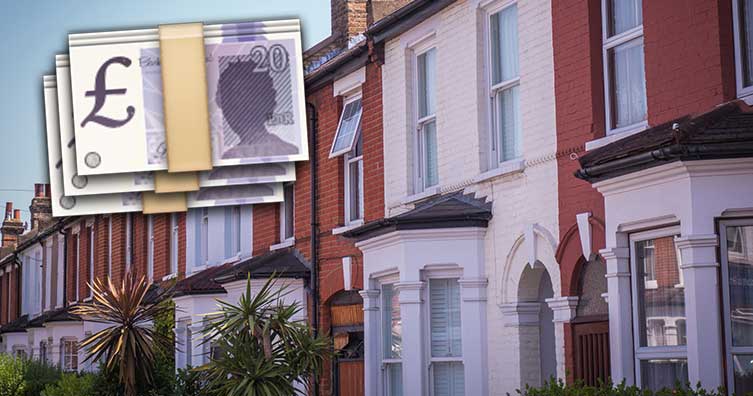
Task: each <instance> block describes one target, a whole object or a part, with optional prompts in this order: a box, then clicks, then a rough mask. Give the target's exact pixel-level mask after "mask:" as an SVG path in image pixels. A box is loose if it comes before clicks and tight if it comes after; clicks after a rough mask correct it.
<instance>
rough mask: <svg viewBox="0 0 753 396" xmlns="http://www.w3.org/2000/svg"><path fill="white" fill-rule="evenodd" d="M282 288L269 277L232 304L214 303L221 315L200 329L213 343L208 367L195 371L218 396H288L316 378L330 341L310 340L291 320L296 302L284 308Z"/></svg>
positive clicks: (301, 324)
mask: <svg viewBox="0 0 753 396" xmlns="http://www.w3.org/2000/svg"><path fill="white" fill-rule="evenodd" d="M289 293H290V290H289V288H288V287H287V286H284V285H283V286H279V285H277V277H276V276H272V277H271V278H270V279H269V280H268V281H267V282H266V283H265V284H264V286H262V287H261V289H260V290H259V291H258V292H257V293H256V294H254V295H252V294H251V280H250V279H249V280H248V282H247V284H246V292H245V293H244V294H243V295H242V296H241V297H240V299H239V300H238V302H237V303H231V302H227V301H221V300H218V303H219V305H220V311H219V312H217V313H215V314H214V315H213V316H212V319H211V320H209V322H208V324H207V326H205V329H204V337H205V340H206V341H205V342H211V343H212V344H213V348H211V350H213V353H212V356H210V359H209V362H208V363H207V364H205V365H204V366H202V367H199V370H202V371H205V372H207V374H208V377H209V380H210V384H211V388H212V389H213V391H214V392H216V394H218V395H228V396H256V395H264V396H278V395H279V396H290V395H295V394H305V393H306V390H307V388H308V379H310V378H312V377H314V376H316V375H317V374H318V373H319V371H320V369H321V366H322V363H323V362H324V359H325V358H326V357H327V356H328V354H329V349H330V342H329V340H328V338H326V337H323V336H314V333H313V332H312V330H311V328H310V327H309V326H308V325H307V324H306V323H305V322H304V321H301V320H300V319H297V318H296V317H297V316H298V314H299V313H300V312H301V305H300V303H298V302H295V303H292V304H286V303H285V302H284V301H283V299H284V297H285V296H286V295H288V294H289Z"/></svg>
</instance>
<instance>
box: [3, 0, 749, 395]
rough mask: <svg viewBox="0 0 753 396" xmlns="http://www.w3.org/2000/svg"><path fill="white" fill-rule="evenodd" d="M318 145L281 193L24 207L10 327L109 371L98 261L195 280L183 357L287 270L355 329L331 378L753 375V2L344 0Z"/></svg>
mask: <svg viewBox="0 0 753 396" xmlns="http://www.w3.org/2000/svg"><path fill="white" fill-rule="evenodd" d="M331 5H332V35H331V36H330V37H328V38H326V39H325V40H323V41H322V42H320V43H317V44H315V45H314V46H312V47H311V48H310V49H309V50H307V51H306V53H305V67H306V70H305V82H306V88H307V111H308V117H309V118H308V125H309V138H310V142H309V143H310V144H309V148H310V150H311V152H310V161H307V162H300V163H297V164H296V180H295V182H290V183H288V184H286V185H285V189H284V190H285V194H284V195H285V200H284V202H283V203H279V204H261V205H254V206H240V207H221V208H211V209H197V210H189V211H188V212H187V213H174V214H165V215H155V216H142V215H140V214H132V215H129V214H110V215H101V216H89V217H82V218H65V219H52V218H51V217H50V209H49V208H50V205H49V197H48V196H49V194H48V193H47V191H48V188H47V187H45V186H44V185H37V186H36V188H35V190H36V194H35V197H34V199H33V201H32V204H31V207H30V211H31V214H32V216H31V224H30V225H29V227H26V226H25V225H24V224H23V223H22V221H21V220H20V214H19V212H18V211H17V210H14V208H13V207H12V204H8V205H6V211H5V217H4V221H3V225H2V234H3V239H2V241H3V242H2V243H3V247H2V249H0V333H2V340H1V341H0V350H1V351H3V352H5V353H13V354H16V355H25V356H29V357H39V358H43V359H47V360H49V361H52V362H56V363H60V364H61V365H62V366H63V367H64V368H65V369H67V370H82V369H88V368H89V367H85V365H84V364H83V363H82V362H83V360H82V358H83V352H82V351H81V350H79V348H78V342H80V341H81V339H83V338H84V337H86V335H87V334H91V333H92V332H95V331H97V329H98V327H97V326H96V325H95V324H93V323H87V322H85V321H82V320H81V319H80V318H78V317H76V316H75V315H71V314H70V307H71V306H72V305H74V304H76V303H78V302H81V301H84V300H86V299H88V298H90V296H89V291H88V289H87V287H86V283H87V282H89V281H91V280H92V279H94V278H96V277H110V278H112V279H113V280H115V281H116V282H117V281H119V280H120V279H121V277H122V275H123V273H124V271H125V270H126V269H132V270H135V271H138V272H140V273H142V274H145V275H146V276H148V278H149V279H150V281H152V282H154V283H155V284H159V283H161V282H168V281H173V280H175V281H176V285H177V295H176V296H175V303H176V306H177V307H178V308H179V309H178V310H177V311H176V318H175V319H176V328H175V332H176V336H177V339H178V340H179V342H180V343H181V344H182V345H183V347H182V348H181V349H180V350H178V351H177V352H176V366H177V367H179V368H180V367H187V366H196V365H199V364H202V363H204V362H205V361H206V360H207V359H209V357H210V356H211V353H212V344H211V342H208V343H204V342H202V339H201V330H202V328H203V327H204V321H205V319H204V318H205V317H206V315H207V314H209V313H211V312H214V311H215V309H216V302H215V300H216V299H227V300H233V299H237V297H238V296H239V294H240V293H241V292H242V288H243V286H244V285H245V280H246V279H247V278H249V277H250V278H251V279H252V286H253V287H254V288H256V287H258V286H259V285H260V284H261V283H263V282H264V281H265V280H266V279H267V278H269V277H270V276H271V274H273V273H278V274H281V276H282V278H283V279H282V280H281V282H283V283H285V284H288V285H291V286H292V290H294V292H293V293H292V294H290V295H289V296H288V297H287V298H289V299H290V300H289V301H299V302H302V303H303V306H304V307H305V310H304V311H303V312H302V313H301V315H300V319H301V320H308V321H309V322H310V323H311V325H312V327H313V328H314V329H315V330H316V331H319V332H323V333H326V334H329V335H330V336H331V339H332V346H333V349H334V350H336V351H337V352H338V353H337V354H335V355H334V356H333V357H332V359H331V360H330V361H328V362H326V364H325V369H324V372H323V373H322V375H321V377H320V378H319V379H318V382H317V385H318V387H317V388H316V389H315V390H314V392H315V393H316V394H321V395H342V396H345V395H362V394H365V395H382V396H386V395H390V396H397V395H432V396H444V395H448V396H449V395H452V396H458V395H474V396H475V395H503V394H506V393H508V392H510V393H514V392H515V390H516V389H519V388H523V387H525V386H526V385H534V386H536V385H540V384H542V383H543V382H544V381H546V380H547V379H549V378H551V377H557V378H562V379H565V380H567V381H570V382H572V381H575V380H582V381H584V382H586V383H588V384H596V383H597V382H598V381H599V380H606V379H607V378H609V377H611V378H612V379H613V380H615V381H621V380H625V381H626V382H627V383H628V384H636V385H639V386H641V387H644V388H652V389H657V388H660V387H662V386H665V385H672V384H674V382H675V381H676V380H679V381H690V382H691V383H693V384H695V383H697V382H699V381H700V383H701V384H702V385H703V386H704V387H706V388H716V387H718V386H724V387H726V388H727V389H728V390H729V393H730V394H733V393H736V394H742V393H745V392H748V391H751V390H753V384H752V383H751V378H753V366H752V365H751V361H753V344H752V343H751V342H752V340H753V337H752V336H751V335H753V329H751V323H753V317H752V315H751V312H752V310H753V281H751V279H752V278H751V277H752V276H753V270H751V268H752V267H751V265H753V260H752V259H751V257H753V221H752V220H751V219H753V162H751V157H752V156H753V147H752V146H751V144H753V143H751V142H753V119H751V117H752V116H751V114H753V111H751V108H750V107H749V105H748V103H753V102H751V100H752V99H751V98H752V97H753V96H752V93H753V88H752V87H753V73H752V72H751V70H753V62H751V60H750V59H753V50H752V49H751V48H753V47H752V46H751V43H753V11H752V10H753V8H752V7H753V4H750V2H748V1H743V0H711V1H709V0H684V1H682V2H666V1H664V2H657V1H654V2H650V1H648V0H644V1H641V0H587V1H582V0H560V1H551V2H550V1H543V0H542V1H533V0H454V1H452V0H414V1H408V0H396V1H387V0H382V1H380V0H332V2H331Z"/></svg>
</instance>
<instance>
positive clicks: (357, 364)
mask: <svg viewBox="0 0 753 396" xmlns="http://www.w3.org/2000/svg"><path fill="white" fill-rule="evenodd" d="M329 307H330V317H331V326H332V327H331V329H330V334H332V338H333V341H334V348H335V356H334V359H333V365H332V366H333V368H334V370H332V371H333V373H332V374H333V376H334V381H333V384H334V389H333V393H332V394H333V395H335V396H360V395H363V391H364V366H363V353H364V344H363V342H364V335H363V299H362V298H361V296H360V295H359V294H358V292H357V291H340V292H338V293H337V294H335V295H334V296H333V297H332V299H331V300H330V302H329Z"/></svg>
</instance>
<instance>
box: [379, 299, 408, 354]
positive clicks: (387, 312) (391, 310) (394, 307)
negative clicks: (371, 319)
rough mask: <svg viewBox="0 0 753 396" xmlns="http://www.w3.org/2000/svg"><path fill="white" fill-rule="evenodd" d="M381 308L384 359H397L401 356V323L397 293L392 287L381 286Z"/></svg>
mask: <svg viewBox="0 0 753 396" xmlns="http://www.w3.org/2000/svg"><path fill="white" fill-rule="evenodd" d="M382 306H383V308H382V334H383V335H384V358H385V359H399V358H400V356H401V355H402V346H401V345H402V336H403V322H402V319H401V318H400V299H399V293H398V292H397V291H396V290H394V288H393V287H392V285H383V286H382Z"/></svg>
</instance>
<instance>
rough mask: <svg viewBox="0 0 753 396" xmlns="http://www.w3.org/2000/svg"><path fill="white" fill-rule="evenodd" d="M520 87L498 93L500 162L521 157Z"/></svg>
mask: <svg viewBox="0 0 753 396" xmlns="http://www.w3.org/2000/svg"><path fill="white" fill-rule="evenodd" d="M519 91H520V87H519V86H517V85H516V86H514V87H512V88H508V89H505V90H504V91H499V92H497V97H496V100H495V102H496V108H497V120H498V121H497V124H498V127H497V129H498V134H499V136H498V138H497V139H498V141H499V142H500V143H499V146H500V147H499V161H500V162H503V161H508V160H511V159H514V158H518V157H520V151H521V150H520V140H521V138H520V98H519V96H518V95H519V94H518V93H519Z"/></svg>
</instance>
